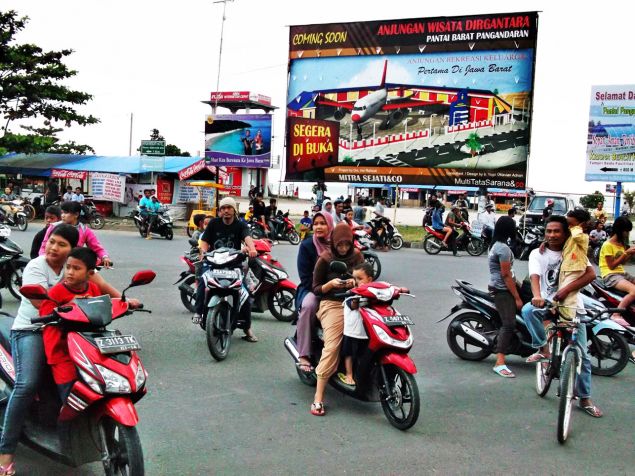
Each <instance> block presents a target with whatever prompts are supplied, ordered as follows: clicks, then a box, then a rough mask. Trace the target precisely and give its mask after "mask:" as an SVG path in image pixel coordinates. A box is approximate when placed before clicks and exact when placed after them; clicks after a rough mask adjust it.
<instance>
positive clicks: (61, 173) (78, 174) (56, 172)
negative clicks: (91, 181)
mask: <svg viewBox="0 0 635 476" xmlns="http://www.w3.org/2000/svg"><path fill="white" fill-rule="evenodd" d="M87 176H88V172H84V171H81V170H64V169H52V170H51V178H57V179H75V180H86V177H87Z"/></svg>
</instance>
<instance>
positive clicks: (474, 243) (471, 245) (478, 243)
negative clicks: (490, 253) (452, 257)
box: [465, 238, 485, 256]
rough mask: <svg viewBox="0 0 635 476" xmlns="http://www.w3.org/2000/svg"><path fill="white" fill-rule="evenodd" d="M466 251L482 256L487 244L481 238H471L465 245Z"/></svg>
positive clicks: (472, 254)
mask: <svg viewBox="0 0 635 476" xmlns="http://www.w3.org/2000/svg"><path fill="white" fill-rule="evenodd" d="M465 251H467V253H468V254H469V255H471V256H481V255H482V254H483V251H485V246H484V244H483V241H482V240H481V239H479V238H469V239H468V240H467V245H466V246H465Z"/></svg>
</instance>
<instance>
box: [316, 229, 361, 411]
mask: <svg viewBox="0 0 635 476" xmlns="http://www.w3.org/2000/svg"><path fill="white" fill-rule="evenodd" d="M333 261H341V262H343V263H344V264H345V265H346V268H347V270H348V272H349V273H352V271H353V268H354V267H355V266H357V265H358V264H360V263H362V262H363V261H364V258H363V257H362V254H361V253H360V251H359V250H358V249H356V248H355V245H354V243H353V231H352V230H351V228H350V227H349V226H348V225H347V224H346V223H340V224H339V225H337V226H336V227H335V228H334V230H333V234H332V235H331V245H330V247H329V248H328V249H326V250H325V251H324V252H323V253H321V254H320V258H319V259H318V261H317V263H316V264H315V271H314V273H313V294H315V295H316V296H318V297H319V298H320V307H319V309H318V314H317V318H318V319H319V320H320V322H321V324H322V330H323V331H324V348H323V349H322V356H321V357H320V363H319V364H318V366H317V368H316V369H315V373H316V375H317V387H316V389H315V397H314V398H313V403H312V404H311V413H312V414H313V415H317V416H322V415H324V413H325V409H324V392H325V390H326V384H327V383H328V380H329V378H330V377H331V375H333V374H334V373H335V371H336V370H337V363H338V360H339V353H340V346H341V344H342V336H343V333H344V306H343V301H344V298H343V297H341V296H338V294H341V293H342V292H343V291H346V290H347V289H351V288H353V287H354V286H355V280H354V279H341V275H340V274H339V273H336V272H333V271H331V269H330V264H331V263H332V262H333Z"/></svg>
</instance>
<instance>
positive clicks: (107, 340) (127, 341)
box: [95, 336, 141, 354]
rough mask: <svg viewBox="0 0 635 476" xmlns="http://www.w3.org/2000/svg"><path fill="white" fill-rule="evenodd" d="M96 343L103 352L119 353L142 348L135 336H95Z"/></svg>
mask: <svg viewBox="0 0 635 476" xmlns="http://www.w3.org/2000/svg"><path fill="white" fill-rule="evenodd" d="M95 344H97V347H98V348H99V352H101V353H102V354H117V353H119V352H130V351H131V350H139V349H141V346H140V345H139V342H137V338H136V337H135V336H112V337H95Z"/></svg>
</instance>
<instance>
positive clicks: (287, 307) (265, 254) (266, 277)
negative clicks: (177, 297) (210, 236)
mask: <svg viewBox="0 0 635 476" xmlns="http://www.w3.org/2000/svg"><path fill="white" fill-rule="evenodd" d="M254 246H255V247H256V251H257V252H258V256H257V257H256V258H255V259H253V260H250V262H249V269H250V270H251V272H252V275H253V276H252V279H253V280H254V284H255V285H254V289H253V290H252V291H251V294H252V296H253V298H254V302H253V304H252V306H251V309H252V311H253V312H260V313H264V312H265V311H266V310H269V312H271V314H272V315H273V317H275V318H276V319H277V320H279V321H285V322H291V321H293V320H295V319H296V317H297V311H296V309H295V293H296V289H297V285H296V284H295V283H294V282H292V281H290V280H289V279H288V278H289V275H288V274H287V272H286V270H285V269H284V266H283V265H282V263H280V262H279V261H278V260H277V259H276V258H274V257H273V256H271V246H270V244H269V242H268V241H267V240H254ZM181 261H182V262H183V263H184V264H185V265H186V266H187V268H188V269H187V270H186V271H183V272H182V273H181V275H180V276H179V279H178V281H177V282H176V283H174V284H179V283H180V285H179V292H180V294H181V302H182V303H183V305H184V306H185V308H186V309H187V310H188V311H190V312H196V309H195V302H196V285H197V283H196V276H195V271H194V268H195V265H196V262H197V261H198V254H192V253H185V254H184V255H183V256H182V257H181Z"/></svg>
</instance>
